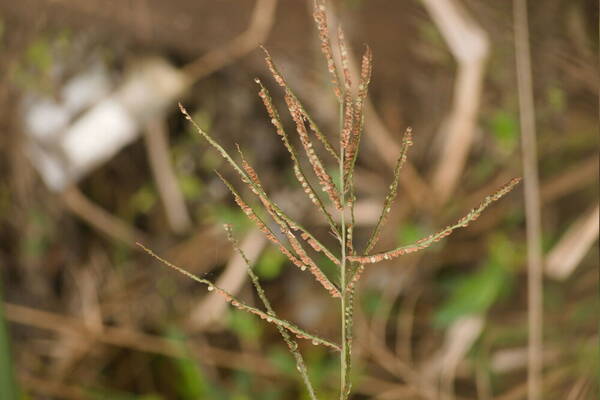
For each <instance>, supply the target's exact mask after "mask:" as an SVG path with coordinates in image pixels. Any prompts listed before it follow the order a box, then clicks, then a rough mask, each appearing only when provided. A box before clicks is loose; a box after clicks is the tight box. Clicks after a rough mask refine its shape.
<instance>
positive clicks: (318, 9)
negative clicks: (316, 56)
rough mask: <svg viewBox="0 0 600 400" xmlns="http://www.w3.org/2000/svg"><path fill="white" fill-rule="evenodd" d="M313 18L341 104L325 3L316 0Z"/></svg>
mask: <svg viewBox="0 0 600 400" xmlns="http://www.w3.org/2000/svg"><path fill="white" fill-rule="evenodd" d="M313 18H314V20H315V23H316V24H317V30H318V32H319V40H320V42H321V52H322V53H323V55H324V56H325V60H326V61H327V70H328V71H329V74H330V75H331V83H332V84H333V91H334V93H335V95H336V97H337V98H338V100H339V101H340V102H341V101H342V92H341V90H340V80H339V77H338V72H337V68H336V66H335V61H334V59H333V51H332V50H331V42H330V40H329V27H328V26H327V12H326V8H325V4H324V2H323V1H321V0H315V8H314V12H313Z"/></svg>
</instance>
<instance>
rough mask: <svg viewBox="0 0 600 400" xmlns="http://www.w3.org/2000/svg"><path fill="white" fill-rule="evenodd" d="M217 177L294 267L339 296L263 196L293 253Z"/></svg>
mask: <svg viewBox="0 0 600 400" xmlns="http://www.w3.org/2000/svg"><path fill="white" fill-rule="evenodd" d="M240 155H241V156H242V165H243V166H244V169H246V172H247V173H248V175H249V176H251V177H253V178H251V179H253V182H254V183H255V184H257V185H260V180H259V179H258V176H257V174H256V171H254V168H252V167H251V166H250V164H248V162H247V161H246V159H245V158H244V157H243V154H242V153H241V151H240ZM219 177H220V178H221V180H223V182H224V183H225V185H226V186H227V187H228V188H229V190H230V191H231V193H232V194H233V196H234V199H235V202H236V203H237V204H238V206H239V207H240V208H241V209H242V211H243V212H244V213H245V214H246V216H247V217H248V218H249V219H250V220H251V221H252V222H254V223H255V224H256V226H257V227H258V229H259V230H260V231H261V232H263V233H264V234H265V236H266V237H267V239H269V240H270V241H271V242H273V243H274V244H275V245H276V246H277V247H278V248H279V250H280V251H281V252H282V253H283V254H284V255H285V256H286V257H287V258H288V259H289V260H290V261H291V262H292V264H294V265H295V266H296V267H298V268H300V270H302V271H304V270H306V268H308V269H309V271H310V273H311V274H312V275H313V276H314V277H315V279H316V280H317V282H319V283H320V284H321V285H322V286H323V287H324V288H325V289H326V290H327V291H328V292H329V293H330V294H331V295H332V296H333V297H340V292H339V290H338V289H337V288H336V287H335V285H333V283H331V282H330V281H329V279H327V277H326V276H325V274H323V272H322V271H321V269H320V268H319V267H318V266H317V265H316V264H315V262H314V261H313V260H312V259H311V258H310V257H309V256H308V254H307V253H306V251H304V249H303V248H302V245H301V244H300V242H299V241H298V240H297V239H296V237H295V236H294V234H293V233H292V232H291V230H290V228H289V226H288V225H287V223H286V222H285V221H284V220H283V219H281V217H280V216H279V215H278V214H277V212H276V211H275V210H274V209H273V207H272V206H271V204H270V203H269V202H268V201H267V200H266V199H265V198H264V197H263V196H260V195H259V198H260V200H261V202H262V203H263V206H264V207H265V209H266V210H267V212H268V213H269V215H271V217H272V218H273V220H274V221H275V222H276V223H277V225H279V228H280V229H281V232H282V233H283V234H284V235H285V236H286V237H287V239H288V241H289V242H290V245H291V246H292V250H293V253H295V254H293V253H292V252H290V251H289V250H288V249H287V248H286V247H285V246H284V245H283V244H282V243H281V241H280V240H279V239H277V237H275V235H274V234H273V232H272V231H271V230H270V229H269V228H268V227H267V226H266V225H265V223H264V222H263V221H262V220H261V219H260V217H258V215H256V213H255V212H254V210H252V208H251V207H250V206H248V205H247V204H246V203H245V202H244V201H243V200H242V198H241V196H240V195H239V194H238V193H237V192H236V191H235V189H233V187H232V186H231V184H230V183H229V182H228V181H227V180H226V179H225V178H224V177H222V176H221V175H219ZM261 188H262V187H261Z"/></svg>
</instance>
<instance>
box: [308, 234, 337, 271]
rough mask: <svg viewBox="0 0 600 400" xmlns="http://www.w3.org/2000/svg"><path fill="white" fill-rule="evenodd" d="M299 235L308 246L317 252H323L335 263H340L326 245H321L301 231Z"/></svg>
mask: <svg viewBox="0 0 600 400" xmlns="http://www.w3.org/2000/svg"><path fill="white" fill-rule="evenodd" d="M300 237H301V238H302V239H303V240H304V241H306V243H308V244H309V246H310V247H312V249H313V250H314V251H316V252H317V253H323V254H324V255H325V256H326V257H327V258H329V259H330V260H331V261H332V262H333V263H334V264H335V265H340V260H338V258H337V257H336V256H334V255H333V254H332V253H331V252H330V251H329V250H327V248H326V247H324V246H323V245H321V244H320V243H319V242H317V241H316V240H314V239H313V238H311V237H310V236H309V235H307V234H306V233H301V234H300Z"/></svg>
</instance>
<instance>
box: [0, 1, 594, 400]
mask: <svg viewBox="0 0 600 400" xmlns="http://www.w3.org/2000/svg"><path fill="white" fill-rule="evenodd" d="M311 3H312V2H303V1H294V0H257V1H249V0H242V1H240V0H237V1H235V0H219V1H192V0H173V1H169V2H163V1H158V0H130V1H122V2H102V1H97V0H86V1H76V0H52V1H50V0H21V1H18V2H15V1H9V0H0V54H1V56H0V126H1V128H0V129H1V130H2V134H1V135H0V155H1V156H0V266H1V269H0V287H1V292H0V295H1V297H2V302H1V305H2V307H1V308H0V398H2V399H17V398H18V399H146V400H149V399H153V400H155V399H186V400H187V399H189V400H192V399H237V400H243V399H304V398H307V397H306V395H305V393H304V389H303V387H302V383H301V382H300V380H299V379H298V377H297V374H296V371H295V365H294V362H293V359H292V357H291V356H290V354H289V353H288V352H287V349H286V347H285V345H284V343H283V342H282V341H281V338H280V336H279V334H278V332H277V330H276V329H274V327H273V326H266V325H264V324H263V323H261V321H260V320H259V319H257V318H255V317H253V316H251V315H248V314H245V313H242V312H238V311H236V310H232V309H231V308H229V307H228V306H226V304H225V303H224V302H223V300H222V299H221V298H219V297H213V296H212V295H211V294H210V293H208V292H207V291H206V290H205V287H204V286H203V285H200V284H197V283H195V282H193V281H191V280H189V279H187V278H185V277H184V276H181V275H180V274H177V273H175V272H173V271H172V270H169V269H167V268H166V267H164V266H163V265H160V264H159V263H157V262H156V261H155V260H153V259H151V258H150V257H149V256H148V255H147V254H145V253H143V252H142V251H140V249H139V248H138V247H136V246H135V242H136V241H139V242H142V243H144V244H145V245H146V246H148V247H150V248H152V249H153V250H154V251H156V252H157V253H158V254H160V255H162V256H163V257H165V258H166V259H168V260H170V261H171V262H173V263H175V264H177V265H180V266H182V267H185V268H187V269H189V270H190V271H192V272H194V273H196V274H198V275H202V276H204V277H206V278H207V279H210V280H213V281H217V282H218V283H219V284H220V285H221V286H223V287H225V288H227V289H228V290H229V291H231V292H232V293H235V294H236V295H237V296H239V297H241V298H242V299H244V300H245V301H247V302H249V303H251V304H258V303H257V299H256V298H255V295H254V294H253V290H252V287H251V285H250V284H249V283H248V281H247V276H246V272H245V266H244V264H243V263H241V262H240V260H239V258H237V257H235V256H234V253H233V252H232V248H231V246H230V244H229V243H228V241H227V239H226V236H225V234H224V232H223V230H222V224H224V223H229V224H232V225H233V226H234V232H235V235H236V236H237V237H238V239H239V240H240V242H241V246H242V248H243V249H244V250H245V251H246V252H247V254H248V256H249V257H250V259H251V260H252V262H253V264H254V268H255V270H256V272H257V274H258V275H259V276H260V278H261V279H262V282H263V285H264V287H265V290H266V292H267V294H268V295H269V297H270V299H271V301H272V303H273V306H274V308H275V310H277V312H278V314H279V315H280V316H281V317H283V318H286V319H289V320H292V321H295V322H296V323H297V324H298V325H300V326H302V327H303V328H305V329H306V330H308V331H311V332H315V333H317V334H319V335H321V336H324V337H327V338H331V339H332V340H335V341H338V340H339V337H338V336H339V331H338V326H337V322H338V319H339V318H338V307H337V302H336V301H334V300H332V299H331V298H329V297H328V296H327V294H326V293H324V291H323V290H322V288H320V287H319V286H318V285H316V284H315V283H314V280H313V279H311V278H310V277H308V276H307V275H306V274H302V273H301V272H300V271H299V270H298V269H297V268H293V267H292V266H291V265H290V264H289V263H288V262H287V260H286V259H285V258H284V257H283V256H282V255H280V254H279V253H278V252H277V251H276V250H275V249H274V248H273V247H272V246H271V245H268V244H267V243H266V241H265V240H264V238H263V237H262V236H261V234H260V233H258V232H257V231H256V229H255V228H254V227H253V226H252V225H251V224H250V223H249V222H248V221H247V220H246V219H245V216H244V215H243V213H241V212H240V210H239V209H238V208H237V206H236V205H235V203H234V202H233V201H232V199H231V196H230V195H229V193H228V192H227V190H226V188H225V187H224V186H223V185H222V183H221V182H220V181H219V180H218V178H217V177H216V175H215V174H214V172H213V171H214V170H218V171H220V172H221V173H223V174H224V175H225V176H226V177H229V178H231V180H232V181H233V182H235V185H236V187H237V188H238V190H240V191H241V192H242V193H243V194H244V195H245V196H246V197H247V198H248V199H251V193H250V192H249V191H248V190H247V189H245V188H244V187H243V185H239V184H238V181H237V179H236V176H235V173H233V172H232V170H231V168H230V167H229V166H228V165H227V164H226V163H224V162H223V160H222V159H221V158H219V156H218V155H217V154H216V153H215V152H214V151H213V150H212V149H211V148H209V147H208V145H207V143H206V142H205V141H204V140H202V139H201V138H200V137H199V136H198V135H197V134H195V133H194V131H193V129H192V128H191V126H190V124H189V123H187V122H186V121H185V119H184V118H183V117H182V115H181V114H180V112H179V111H178V109H177V105H176V104H177V101H181V102H182V103H183V104H185V106H186V107H187V109H188V110H189V111H190V113H191V114H192V116H193V117H194V119H195V120H196V121H197V122H198V123H199V124H200V126H202V127H203V128H205V129H207V130H208V131H210V132H211V133H212V135H213V136H214V137H215V138H216V139H218V140H219V141H220V142H221V143H222V144H223V146H224V147H225V148H227V149H229V150H232V151H234V149H235V147H234V146H235V143H239V145H240V147H241V148H243V149H244V151H245V154H246V155H247V157H248V158H249V160H250V161H251V162H252V164H253V165H254V167H255V168H256V169H257V171H258V172H259V174H260V176H261V179H262V181H263V184H264V186H265V187H266V189H267V191H268V192H269V193H270V194H272V196H273V198H275V199H276V200H277V201H278V202H279V203H280V204H281V205H282V206H283V208H284V209H286V210H289V212H290V214H291V215H293V216H294V217H295V218H298V219H299V220H300V221H302V223H303V224H304V226H306V227H308V228H310V230H311V231H312V232H314V233H315V235H316V236H317V237H319V238H322V239H323V241H324V242H326V243H332V240H331V238H330V235H329V233H328V227H327V224H326V223H325V222H324V221H323V220H322V219H321V218H320V215H319V214H318V213H317V212H315V211H314V210H312V209H311V208H310V206H309V202H308V201H307V199H306V197H305V196H304V195H303V194H302V191H301V190H300V187H299V186H298V184H297V182H296V181H295V180H294V177H293V171H292V170H291V162H290V160H289V159H288V158H287V153H286V151H285V149H284V147H283V146H281V143H280V140H279V139H278V137H277V135H276V134H275V132H274V131H273V129H272V126H271V125H270V122H269V120H268V118H267V116H266V113H265V111H264V109H263V107H262V103H261V101H260V99H259V98H258V96H257V86H256V84H255V83H254V78H255V77H259V78H261V80H263V81H264V82H265V84H266V86H267V87H269V88H270V89H271V91H272V94H273V96H274V98H275V104H276V105H278V106H279V107H280V111H281V112H282V115H284V114H285V113H284V112H283V110H284V108H283V107H284V102H283V97H282V95H281V91H280V90H279V88H278V87H277V85H276V84H275V83H274V81H273V79H272V78H271V77H270V76H269V73H268V71H267V69H266V68H265V66H264V61H263V54H262V52H261V51H260V49H258V44H260V43H264V44H265V46H266V47H267V48H268V49H269V50H270V52H271V54H272V55H273V57H274V60H275V61H276V62H277V64H278V65H279V67H280V69H281V70H282V71H283V73H284V74H285V75H286V77H287V79H288V81H289V83H290V85H291V86H292V87H293V88H294V89H295V90H296V92H297V94H298V96H299V97H300V99H301V100H302V101H303V102H304V103H305V105H306V107H307V109H308V110H310V112H311V113H312V116H313V118H314V119H315V120H317V121H318V123H319V124H320V125H321V127H322V129H323V130H324V131H325V132H326V133H327V134H328V136H329V137H330V138H331V139H332V140H335V137H336V127H337V124H338V121H337V106H336V103H335V98H334V96H333V94H332V91H331V88H330V86H329V84H328V82H329V77H328V75H327V71H326V65H325V62H324V61H323V59H322V57H321V55H320V51H319V42H318V37H317V34H316V30H315V29H314V26H313V22H312V17H311V13H312V11H311V6H312V4H311ZM529 3H530V7H529V19H528V20H529V30H530V39H531V40H530V44H531V58H532V69H533V91H534V98H535V107H536V110H535V111H536V122H537V146H538V160H537V161H538V163H537V165H538V167H539V176H540V184H539V188H538V190H539V196H540V203H541V215H542V235H541V242H542V249H543V258H544V281H543V283H544V288H543V298H544V300H543V318H544V326H543V338H544V347H543V351H542V353H541V354H540V355H539V357H540V358H541V362H542V366H543V379H542V385H543V388H544V397H543V398H544V399H550V400H552V399H568V400H576V399H593V398H595V395H596V394H597V393H598V381H597V377H598V370H599V365H598V309H599V308H598V290H599V287H598V265H599V259H598V251H597V246H598V243H597V238H598V96H597V94H598V88H599V77H598V34H597V33H598V18H599V17H598V3H597V2H594V1H591V0H590V1H587V0H576V1H568V0H545V1H544V2H535V1H530V2H529ZM331 6H332V8H334V9H335V15H336V16H337V18H338V20H339V21H341V22H342V24H343V26H344V28H345V31H346V36H347V39H348V41H349V43H350V45H351V47H352V50H353V51H352V53H353V58H354V59H358V57H359V56H360V54H361V53H362V51H363V48H364V47H363V46H364V44H365V43H368V44H369V45H370V46H371V48H372V50H373V53H374V72H373V78H372V85H371V90H370V102H371V103H372V104H369V106H368V111H367V112H368V114H367V120H366V133H365V135H364V140H363V147H362V152H361V154H360V157H359V159H358V166H357V170H356V174H355V175H356V187H357V194H358V199H359V200H358V203H357V228H356V229H357V231H356V236H355V241H356V242H357V243H364V240H365V239H366V238H367V237H368V234H369V232H370V230H371V229H372V227H373V226H374V224H375V222H376V219H377V217H378V212H379V209H380V207H381V204H382V202H383V199H384V197H385V194H386V191H387V188H388V185H389V183H390V181H391V179H392V170H393V165H394V162H395V158H396V157H397V156H398V152H399V144H400V138H401V134H402V132H403V131H404V130H405V129H406V127H408V126H411V127H412V128H413V132H414V135H415V137H414V143H415V144H414V146H413V147H412V149H411V151H410V154H409V163H408V164H407V166H406V167H405V168H404V170H403V172H402V174H401V176H400V181H401V185H400V190H399V196H398V199H397V201H396V203H395V205H394V206H393V208H392V212H391V218H390V220H389V221H388V224H387V225H386V227H385V230H384V232H383V236H382V240H381V242H380V244H379V245H378V248H377V249H379V250H386V249H389V248H394V247H397V246H399V245H402V244H408V243H412V242H414V241H415V240H417V239H419V238H421V237H423V236H426V235H428V234H429V233H432V232H434V231H436V230H438V229H440V228H442V227H444V226H446V225H448V224H449V223H452V222H453V221H455V220H457V219H458V218H460V217H461V216H462V215H464V214H466V212H467V211H468V210H469V209H471V208H472V207H474V206H476V205H477V204H478V203H479V202H480V201H481V200H482V199H483V198H484V197H485V196H486V195H488V194H490V193H492V192H494V191H495V190H496V189H497V188H498V187H500V186H501V185H502V184H504V183H505V182H507V181H508V180H509V179H511V178H512V177H515V176H522V175H523V172H522V155H521V154H522V153H521V145H520V128H519V102H518V89H517V80H516V69H515V50H514V49H515V41H514V35H513V32H514V29H513V26H514V25H513V9H512V4H511V2H509V1H489V0H487V1H486V0H452V1H450V0H444V1H442V0H422V1H418V0H406V1H397V2H386V1H382V0H371V1H365V0H338V1H334V2H332V4H331ZM331 25H332V26H335V21H332V24H331ZM284 123H285V124H286V126H288V127H289V132H290V133H291V132H293V127H292V124H291V120H290V119H289V118H288V117H287V115H285V116H284ZM292 136H293V137H294V141H296V143H297V137H296V135H292ZM323 157H324V159H326V154H324V156H323ZM330 161H331V160H330ZM335 168H336V167H335V166H334V165H333V164H331V170H332V171H334V170H335ZM525 218H526V212H525V206H524V201H523V188H522V187H517V189H516V190H515V191H513V192H512V193H511V194H509V195H508V196H507V197H506V198H504V199H502V200H501V201H500V202H498V203H496V204H494V205H493V206H492V207H491V208H489V209H488V210H487V211H486V212H485V213H484V214H483V215H482V216H481V217H480V218H479V220H478V221H477V222H475V223H473V224H471V225H470V226H469V227H468V228H467V229H462V230H459V231H457V232H455V233H454V234H453V235H452V236H450V237H449V238H447V239H445V240H444V241H443V242H440V243H437V244H436V245H435V246H433V247H431V248H429V249H427V250H426V251H423V252H420V253H417V254H411V255H407V256H404V257H401V258H399V259H396V260H393V261H387V262H383V263H381V264H377V265H374V266H369V267H368V268H367V270H366V272H365V275H364V277H363V278H362V280H361V281H360V285H359V290H358V293H359V294H358V296H357V299H356V301H357V304H356V322H355V330H356V334H355V339H354V342H355V351H354V354H355V369H354V373H355V377H354V393H355V394H354V396H353V398H355V399H367V398H369V399H371V398H375V399H389V400H393V399H422V398H423V399H438V398H439V399H484V400H486V399H502V400H513V399H524V398H526V394H527V346H528V342H527V337H528V336H527V333H528V327H527V320H528V313H527V290H528V286H527V258H526V256H527V242H526V240H525ZM323 264H324V265H326V267H327V264H326V261H324V262H323ZM330 272H334V270H333V269H330ZM300 342H301V343H300V349H301V351H302V353H303V354H304V355H305V358H306V360H307V364H308V367H309V371H310V373H311V377H312V378H313V381H314V384H315V387H316V389H317V392H318V394H319V395H320V397H319V398H321V399H334V398H337V394H336V390H337V384H338V382H339V378H338V373H339V372H338V370H339V365H338V362H339V361H338V355H337V354H336V353H334V352H331V351H329V350H327V349H326V348H324V347H320V346H313V345H312V344H311V343H310V342H309V341H302V340H301V341H300Z"/></svg>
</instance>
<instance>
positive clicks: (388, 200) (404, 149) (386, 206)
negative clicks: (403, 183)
mask: <svg viewBox="0 0 600 400" xmlns="http://www.w3.org/2000/svg"><path fill="white" fill-rule="evenodd" d="M412 144H413V142H412V129H411V128H407V129H406V131H405V132H404V136H403V138H402V146H401V148H400V156H399V157H398V160H397V161H396V166H395V167H394V177H393V180H392V184H391V185H390V190H389V192H388V194H387V196H386V197H385V200H384V202H383V208H382V209H381V215H380V216H379V219H378V220H377V223H376V224H375V229H373V233H372V234H371V237H370V239H369V241H368V242H367V249H366V250H365V254H367V253H369V252H370V251H371V250H372V249H373V247H375V245H376V244H377V241H378V240H379V235H380V233H381V228H382V227H383V224H385V221H386V219H387V217H388V215H389V213H390V211H391V206H392V203H393V202H394V199H395V198H396V195H397V193H398V184H399V179H400V171H401V170H402V167H403V166H404V163H405V162H406V157H407V154H408V149H409V148H410V146H412Z"/></svg>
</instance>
